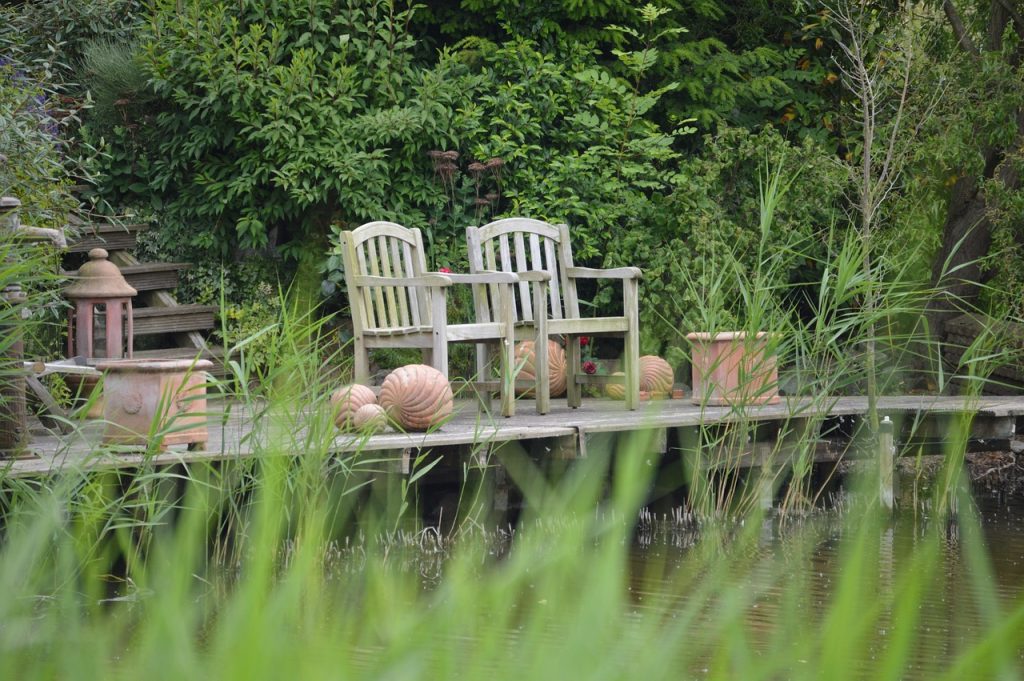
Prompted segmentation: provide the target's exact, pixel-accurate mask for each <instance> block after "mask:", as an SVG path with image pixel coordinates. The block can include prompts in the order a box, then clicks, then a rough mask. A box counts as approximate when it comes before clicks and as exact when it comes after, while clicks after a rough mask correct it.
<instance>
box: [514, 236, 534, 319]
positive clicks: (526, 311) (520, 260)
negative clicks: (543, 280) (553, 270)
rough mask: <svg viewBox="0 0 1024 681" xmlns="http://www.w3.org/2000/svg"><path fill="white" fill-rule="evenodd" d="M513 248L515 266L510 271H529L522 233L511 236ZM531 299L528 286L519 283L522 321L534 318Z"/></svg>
mask: <svg viewBox="0 0 1024 681" xmlns="http://www.w3.org/2000/svg"><path fill="white" fill-rule="evenodd" d="M513 248H514V249H515V255H516V265H515V268H514V269H513V270H511V271H514V272H527V271H529V269H530V263H529V262H528V261H527V260H526V246H525V245H524V244H523V233H522V232H516V233H515V234H514V235H513ZM532 298H533V297H532V296H531V295H530V284H529V283H527V282H525V281H523V282H519V302H520V304H521V305H522V311H523V316H522V319H526V320H532V319H533V318H534V317H533V300H532Z"/></svg>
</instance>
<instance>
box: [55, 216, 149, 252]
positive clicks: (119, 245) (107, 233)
mask: <svg viewBox="0 0 1024 681" xmlns="http://www.w3.org/2000/svg"><path fill="white" fill-rule="evenodd" d="M76 228H77V229H79V230H80V234H79V236H78V238H77V239H75V240H74V241H72V242H70V243H69V244H68V251H69V252H70V253H88V252H89V251H91V250H92V249H94V248H105V249H107V251H108V252H110V251H120V250H125V249H128V248H135V245H136V237H137V235H138V233H139V232H143V231H145V230H147V229H149V225H144V224H138V225H110V224H104V223H88V224H83V225H78V226H76Z"/></svg>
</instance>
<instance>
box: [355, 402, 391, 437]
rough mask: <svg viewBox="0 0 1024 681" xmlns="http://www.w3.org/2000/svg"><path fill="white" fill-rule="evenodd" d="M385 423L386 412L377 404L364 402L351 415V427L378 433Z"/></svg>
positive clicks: (385, 425)
mask: <svg viewBox="0 0 1024 681" xmlns="http://www.w3.org/2000/svg"><path fill="white" fill-rule="evenodd" d="M387 425H388V413H387V412H386V411H385V410H384V407H382V406H380V405H379V404H364V405H363V406H361V407H359V409H357V410H356V413H355V415H354V416H353V417H352V427H353V428H355V429H356V430H362V431H368V432H371V433H379V432H380V431H382V430H384V429H385V428H387Z"/></svg>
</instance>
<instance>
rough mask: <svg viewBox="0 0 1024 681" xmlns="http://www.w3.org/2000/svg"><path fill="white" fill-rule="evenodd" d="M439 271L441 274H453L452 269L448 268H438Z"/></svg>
mask: <svg viewBox="0 0 1024 681" xmlns="http://www.w3.org/2000/svg"><path fill="white" fill-rule="evenodd" d="M437 271H438V272H440V273H441V274H451V273H452V271H451V270H450V269H448V268H447V267H438V268H437Z"/></svg>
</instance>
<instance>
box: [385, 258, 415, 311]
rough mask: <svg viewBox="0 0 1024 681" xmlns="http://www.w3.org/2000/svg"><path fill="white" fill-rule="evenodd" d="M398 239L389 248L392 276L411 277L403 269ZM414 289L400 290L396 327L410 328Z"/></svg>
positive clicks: (407, 287) (405, 288)
mask: <svg viewBox="0 0 1024 681" xmlns="http://www.w3.org/2000/svg"><path fill="white" fill-rule="evenodd" d="M399 243H400V241H399V240H398V239H389V240H388V248H389V249H390V251H391V253H390V259H389V261H388V262H389V264H390V266H391V268H392V269H391V271H392V274H394V276H396V277H411V276H413V275H412V273H411V272H406V271H404V268H403V267H402V256H401V251H400V249H399V246H398V244H399ZM410 288H412V287H409V286H406V287H404V288H399V289H398V323H397V324H396V326H410V325H411V324H410V320H409V294H410V291H409V289H410Z"/></svg>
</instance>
